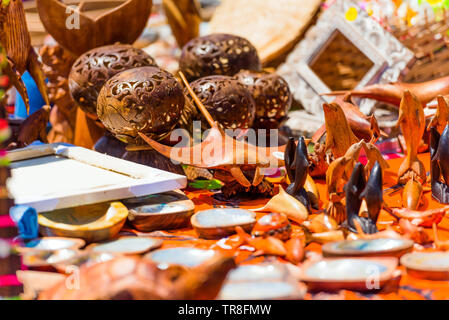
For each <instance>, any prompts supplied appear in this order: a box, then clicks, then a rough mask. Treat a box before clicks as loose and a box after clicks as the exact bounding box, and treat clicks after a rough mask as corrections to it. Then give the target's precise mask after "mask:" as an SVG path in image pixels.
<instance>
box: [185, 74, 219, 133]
mask: <svg viewBox="0 0 449 320" xmlns="http://www.w3.org/2000/svg"><path fill="white" fill-rule="evenodd" d="M179 76H180V77H181V79H182V82H184V85H185V86H186V88H187V91H189V94H190V96H191V97H192V98H193V100H195V102H196V104H197V106H198V108H199V109H200V111H201V113H202V114H203V116H204V117H205V118H206V120H207V122H208V123H209V125H210V126H211V127H213V126H214V123H215V120H214V118H212V116H211V115H210V113H209V111H207V109H206V107H205V106H204V104H203V103H202V102H201V100H200V99H199V98H198V96H197V95H196V94H195V92H194V91H193V90H192V87H190V85H189V82H188V81H187V79H186V77H185V76H184V73H182V71H179Z"/></svg>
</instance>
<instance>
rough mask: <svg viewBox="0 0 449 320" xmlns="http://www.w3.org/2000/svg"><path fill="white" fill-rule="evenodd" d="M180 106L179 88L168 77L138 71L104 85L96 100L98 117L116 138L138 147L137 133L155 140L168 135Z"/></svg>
mask: <svg viewBox="0 0 449 320" xmlns="http://www.w3.org/2000/svg"><path fill="white" fill-rule="evenodd" d="M183 105H184V95H183V93H182V88H181V86H180V85H179V83H178V82H177V81H176V79H175V78H174V77H173V76H172V75H171V74H170V73H168V72H167V71H164V70H162V69H159V68H157V67H141V68H134V69H130V70H126V71H123V72H121V73H119V74H117V75H115V76H114V77H112V78H111V79H109V80H108V81H107V82H106V84H105V85H104V86H103V88H102V89H101V91H100V94H99V96H98V105H97V113H98V117H99V118H100V120H101V122H102V123H103V124H104V125H105V127H106V128H107V129H108V130H109V131H110V132H112V133H113V134H114V136H115V137H117V138H118V139H119V140H121V141H123V142H125V143H128V144H130V143H131V144H136V145H138V144H141V142H140V141H141V140H140V137H139V133H141V134H145V135H148V136H150V137H152V138H154V139H158V140H159V139H161V138H163V137H165V136H167V135H169V134H170V132H171V130H172V129H173V128H174V126H175V125H176V124H177V122H178V119H179V114H180V112H181V109H182V107H183Z"/></svg>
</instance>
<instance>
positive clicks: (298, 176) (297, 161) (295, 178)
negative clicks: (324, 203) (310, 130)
mask: <svg viewBox="0 0 449 320" xmlns="http://www.w3.org/2000/svg"><path fill="white" fill-rule="evenodd" d="M284 161H285V168H286V171H287V175H288V178H289V180H290V182H291V183H290V185H289V186H288V187H287V190H286V191H287V193H288V194H290V195H291V196H293V197H295V198H296V199H298V200H299V201H300V202H301V203H302V204H303V205H304V206H305V207H306V208H307V209H308V210H310V207H311V202H310V199H309V195H308V193H307V191H306V190H305V188H304V185H305V183H306V179H307V176H308V173H309V160H308V155H307V146H306V143H305V141H304V137H301V138H299V141H298V145H297V146H296V144H295V143H294V140H293V138H290V139H289V140H288V143H287V146H286V148H285V155H284Z"/></svg>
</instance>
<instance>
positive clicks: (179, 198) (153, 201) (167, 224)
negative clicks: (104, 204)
mask: <svg viewBox="0 0 449 320" xmlns="http://www.w3.org/2000/svg"><path fill="white" fill-rule="evenodd" d="M123 203H124V204H125V206H127V207H128V209H129V215H128V220H129V222H130V223H131V224H132V225H133V227H134V228H135V229H137V230H139V231H142V232H150V231H155V230H170V229H179V228H185V227H188V226H189V225H190V218H191V216H192V214H193V212H194V210H195V205H194V204H193V202H192V201H191V200H190V199H189V198H187V196H186V195H185V194H184V193H183V192H182V191H179V190H176V191H171V192H166V193H162V194H155V195H149V196H144V197H139V198H133V199H128V200H124V201H123Z"/></svg>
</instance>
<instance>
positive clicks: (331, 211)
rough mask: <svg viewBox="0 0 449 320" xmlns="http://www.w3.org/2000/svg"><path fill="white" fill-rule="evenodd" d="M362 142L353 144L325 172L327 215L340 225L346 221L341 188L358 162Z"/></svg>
mask: <svg viewBox="0 0 449 320" xmlns="http://www.w3.org/2000/svg"><path fill="white" fill-rule="evenodd" d="M362 146H363V140H362V141H360V142H358V143H355V144H353V145H352V146H351V147H350V148H349V149H348V150H347V151H346V153H345V155H344V156H343V157H340V158H338V159H335V160H334V161H332V162H331V163H330V165H329V168H328V170H327V172H326V185H327V193H328V197H329V204H328V207H327V210H326V211H327V214H328V215H330V216H331V217H332V218H333V219H335V220H336V221H337V223H339V224H341V223H342V222H344V221H345V220H346V219H347V216H346V210H345V208H344V206H343V204H342V203H341V202H340V201H341V200H342V199H343V197H344V192H343V191H344V190H343V186H344V184H345V183H346V181H347V180H348V179H349V177H350V175H351V173H352V170H353V168H354V164H355V163H356V162H357V161H358V159H359V156H360V151H361V149H362Z"/></svg>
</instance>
